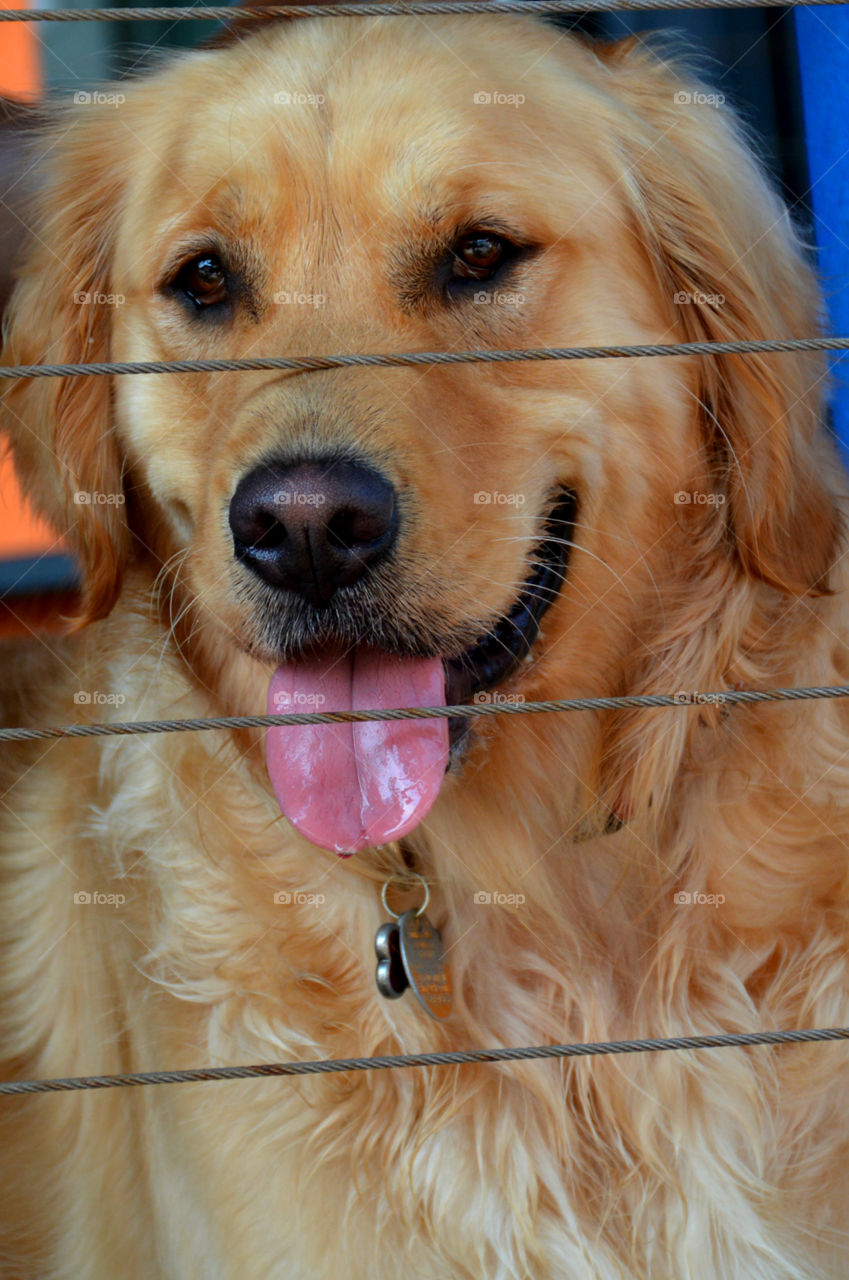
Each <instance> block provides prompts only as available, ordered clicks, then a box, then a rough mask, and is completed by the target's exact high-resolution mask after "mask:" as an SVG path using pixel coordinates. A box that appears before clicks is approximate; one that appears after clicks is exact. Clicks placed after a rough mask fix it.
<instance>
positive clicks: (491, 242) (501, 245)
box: [454, 231, 508, 280]
mask: <svg viewBox="0 0 849 1280" xmlns="http://www.w3.org/2000/svg"><path fill="white" fill-rule="evenodd" d="M507 254H508V244H507V241H506V240H503V239H502V238H501V236H496V235H493V234H492V232H489V231H472V232H471V233H470V234H469V235H467V236H463V238H462V240H459V241H458V242H457V245H456V246H455V249H454V274H455V275H456V276H460V277H461V278H465V279H471V280H488V279H489V277H490V276H491V275H492V274H493V272H495V271H496V270H497V269H498V267H500V266H501V264H502V262H503V261H504V260H505V258H506V257H507Z"/></svg>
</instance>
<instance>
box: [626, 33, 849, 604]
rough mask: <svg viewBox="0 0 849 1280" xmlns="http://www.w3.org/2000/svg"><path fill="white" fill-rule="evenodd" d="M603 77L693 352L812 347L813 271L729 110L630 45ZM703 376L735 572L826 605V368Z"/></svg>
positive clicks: (746, 366)
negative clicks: (615, 95) (703, 344)
mask: <svg viewBox="0 0 849 1280" xmlns="http://www.w3.org/2000/svg"><path fill="white" fill-rule="evenodd" d="M665 47H666V46H665V45H664V48H665ZM602 62H603V63H604V64H605V66H606V69H607V71H608V72H609V74H610V76H611V77H612V83H613V84H615V85H616V86H617V88H618V90H619V92H620V93H621V94H622V96H623V98H624V101H625V103H626V110H625V114H624V116H623V117H622V121H621V130H622V133H621V141H620V145H621V146H622V148H623V152H624V153H623V155H622V161H623V164H622V184H623V186H624V188H625V191H626V194H627V196H628V199H629V204H630V208H631V212H632V216H633V218H634V224H635V229H636V233H637V235H638V236H639V238H640V240H641V241H642V243H643V245H644V247H645V249H646V251H647V252H648V255H649V257H650V259H651V262H652V265H653V268H654V274H655V278H656V281H657V284H658V287H659V289H660V291H661V293H662V294H663V295H665V296H666V297H668V299H669V303H670V306H669V315H670V321H671V324H672V325H674V326H675V327H676V328H678V329H679V331H680V332H681V333H682V335H683V337H684V339H685V340H686V341H717V342H726V341H741V340H746V339H767V338H796V337H813V336H816V335H817V334H818V333H819V332H820V331H821V317H822V314H823V311H822V306H821V300H820V295H819V290H818V287H817V282H816V277H815V274H814V271H813V268H812V267H811V266H810V265H809V263H808V261H807V260H806V257H805V253H804V249H803V245H802V243H801V241H800V238H799V235H798V233H797V231H796V229H795V228H794V226H793V224H792V222H791V219H790V216H789V214H788V212H787V210H786V208H785V206H784V203H783V201H782V200H781V198H780V197H779V195H778V194H777V192H776V191H775V190H774V189H773V186H772V184H771V183H770V181H769V179H768V178H767V176H766V173H765V171H764V169H763V167H762V166H761V164H760V163H759V162H758V160H757V159H756V158H755V156H754V155H753V152H752V145H751V141H750V139H748V138H747V136H746V133H745V130H744V129H743V128H742V126H741V125H740V123H739V121H738V120H737V118H736V117H735V115H734V114H733V112H732V111H731V110H730V108H728V107H727V106H726V105H725V104H724V102H723V101H721V100H718V97H717V95H713V96H711V95H710V90H709V88H707V87H705V86H703V85H702V84H701V82H700V81H698V80H693V79H687V78H679V77H678V76H677V74H676V72H675V70H674V69H672V68H671V67H670V65H669V63H668V62H667V61H666V60H665V59H661V58H659V57H658V56H657V53H656V52H655V50H654V49H653V48H652V47H651V46H649V47H646V46H645V44H644V43H643V42H642V41H637V40H635V39H634V38H629V39H628V40H626V41H621V42H619V43H618V44H617V45H615V46H613V47H612V48H609V49H608V50H607V53H606V55H602ZM678 65H680V63H679V64H678ZM699 94H703V95H704V97H703V98H699V97H698V95H699ZM682 300H683V305H682V304H681V302H682ZM697 376H698V397H699V400H700V402H701V405H702V410H701V414H702V429H703V441H704V450H705V465H706V470H707V471H709V472H710V474H711V475H712V477H713V478H714V480H715V482H716V483H718V485H719V486H720V488H721V490H722V491H723V492H724V493H725V496H726V505H725V508H724V511H725V516H726V520H727V529H728V535H729V543H730V545H731V547H732V549H733V555H734V556H735V558H736V560H737V563H738V565H739V566H740V568H741V570H742V571H743V572H745V573H746V574H747V575H749V576H750V577H752V578H755V579H758V580H760V581H762V582H764V583H766V584H768V585H769V586H770V587H773V588H775V589H776V590H778V591H782V592H786V593H789V594H794V595H821V594H827V593H828V592H829V591H830V585H829V573H830V570H831V568H832V567H833V564H834V561H835V558H836V556H837V554H838V549H839V547H840V544H841V541H842V538H843V534H844V529H843V523H842V519H841V516H840V514H839V511H838V509H837V505H836V501H835V496H834V494H833V493H832V492H831V491H830V489H829V476H830V475H833V474H835V473H836V467H835V457H834V453H833V449H832V446H831V443H830V441H829V439H828V437H827V433H826V431H825V428H824V425H823V408H822V406H823V395H824V387H825V385H826V364H825V358H824V356H823V355H822V354H821V353H818V352H812V353H807V352H805V353H782V354H775V355H742V356H717V357H699V365H698V374H697Z"/></svg>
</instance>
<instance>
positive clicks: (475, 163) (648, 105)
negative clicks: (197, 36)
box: [6, 17, 836, 847]
mask: <svg viewBox="0 0 849 1280" xmlns="http://www.w3.org/2000/svg"><path fill="white" fill-rule="evenodd" d="M680 83H681V82H679V81H678V80H677V79H676V78H675V77H674V76H673V75H672V74H671V73H670V72H669V71H668V69H667V68H666V67H665V66H664V65H662V64H661V63H659V62H656V61H655V60H653V59H652V58H650V57H648V56H647V55H645V54H641V53H640V52H639V51H638V50H631V49H628V48H624V49H623V48H618V47H615V48H614V49H613V50H612V51H607V52H604V53H603V54H601V55H599V54H598V53H594V52H592V51H591V50H590V49H589V48H588V47H587V46H585V45H583V44H580V43H578V42H572V41H562V40H561V41H559V42H557V41H555V40H554V39H553V37H552V33H551V32H550V31H549V30H547V29H546V28H544V27H541V26H538V25H537V24H529V23H523V22H522V23H514V22H512V21H508V20H504V19H502V18H498V17H495V18H475V19H463V18H460V19H449V20H445V21H444V22H443V21H440V22H437V23H433V24H430V25H427V26H426V25H424V24H422V23H419V22H418V21H417V20H415V19H409V20H408V19H397V18H396V19H388V20H385V21H382V22H372V21H370V20H362V21H360V22H357V21H353V22H352V21H348V20H340V19H336V20H334V21H332V22H327V23H324V24H317V23H312V22H310V23H298V24H295V25H293V26H285V27H283V26H275V27H273V28H271V29H270V30H268V31H265V32H263V33H260V34H257V35H255V36H253V37H252V38H250V39H249V40H247V41H246V42H244V43H243V44H240V45H234V46H232V47H230V48H227V49H224V50H221V51H216V52H208V53H203V54H200V55H196V56H195V57H193V58H191V59H188V60H187V61H185V62H181V63H180V64H179V65H178V66H176V67H174V68H172V69H170V70H167V71H164V72H161V73H159V74H158V75H157V76H155V77H152V78H151V79H149V80H148V81H146V82H141V83H139V84H137V85H134V86H130V87H129V88H128V89H127V92H126V101H125V102H123V103H119V104H118V105H117V106H116V105H113V104H112V103H110V102H109V101H108V100H107V101H106V102H104V104H103V105H102V106H100V107H98V106H97V105H96V104H92V105H86V106H82V107H80V108H78V110H77V112H76V115H75V117H74V118H73V119H72V124H71V129H70V132H69V133H68V134H67V135H66V141H65V142H64V143H63V147H62V149H61V152H60V159H59V161H58V162H57V166H56V169H55V172H54V176H53V179H52V181H49V183H48V187H47V191H46V194H45V196H44V207H45V210H46V221H45V223H44V226H43V228H42V246H41V247H36V248H35V249H34V251H33V253H32V255H31V257H30V260H29V263H28V264H27V265H26V267H25V271H24V276H23V280H22V283H21V285H20V287H19V291H18V295H17V301H16V304H15V306H14V308H13V318H12V327H11V334H10V342H9V354H8V355H7V357H6V358H7V359H14V360H15V361H21V362H23V361H24V360H26V361H28V362H29V361H32V362H35V361H39V360H44V361H47V360H55V359H60V358H66V359H98V358H101V359H102V358H111V359H115V360H157V359H166V360H173V359H183V358H186V359H196V358H201V359H204V358H234V357H235V358H237V357H242V356H249V355H269V354H304V355H308V354H313V355H315V354H331V353H346V352H372V351H388V352H397V351H446V350H447V351H450V350H452V349H456V350H462V349H467V348H479V347H487V348H502V347H545V346H563V345H578V346H586V345H602V344H613V343H616V344H626V343H643V342H672V341H678V340H686V339H690V338H697V337H709V338H734V337H739V338H742V337H774V336H787V335H788V334H791V333H805V332H810V331H813V328H814V324H813V308H814V298H813V290H812V288H811V285H810V281H809V278H808V275H807V272H806V269H805V268H804V267H803V265H802V263H801V260H800V259H799V258H798V256H797V253H796V250H795V248H794V246H793V244H792V239H791V237H790V236H789V234H788V232H787V229H786V227H784V225H783V224H779V225H776V213H777V206H776V204H775V202H774V200H773V198H772V197H771V196H770V194H769V192H768V190H767V188H766V186H765V184H764V182H763V180H762V178H761V177H760V175H759V174H758V172H757V171H756V169H755V167H754V164H753V162H752V161H751V160H750V158H749V157H748V155H747V153H746V151H745V149H744V148H743V147H742V145H741V144H740V142H739V141H738V139H737V137H736V134H735V133H734V132H733V129H732V126H731V125H730V124H729V123H728V122H727V121H726V120H725V119H723V118H721V115H720V112H719V111H717V110H716V109H714V108H712V107H710V106H693V105H692V104H687V103H685V102H681V101H680V98H681V96H682V95H681V93H680V92H679V90H680ZM87 113H88V114H87ZM95 117H96V118H95ZM61 127H62V128H65V127H66V126H65V125H64V124H63V125H62V126H61ZM45 246H47V247H49V253H46V250H45ZM753 246H755V247H753ZM57 254H58V256H59V258H60V260H61V262H62V264H63V265H62V266H61V267H58V268H57V267H56V266H55V264H54V262H53V261H52V260H51V257H50V255H52V257H53V258H55V257H56V255H57ZM57 275H58V276H60V277H61V281H60V284H58V285H57ZM79 295H88V297H89V299H90V300H89V301H72V296H76V297H78V296H79ZM69 317H70V319H69ZM45 326H46V327H45ZM770 359H771V358H770V357H766V358H764V359H762V360H760V361H757V360H751V359H750V360H749V362H748V363H746V362H745V361H740V360H739V359H738V360H737V362H736V363H735V362H734V361H733V359H732V360H726V361H724V362H723V361H721V360H716V361H715V363H712V364H711V365H710V366H709V367H707V366H706V365H702V366H698V365H696V363H695V362H689V361H683V360H680V359H679V360H675V361H670V360H651V361H649V360H647V361H642V362H641V361H634V360H628V361H619V360H609V361H583V362H545V363H523V364H515V363H504V364H485V365H484V364H471V365H457V366H451V365H449V366H439V367H434V368H428V369H424V368H419V367H412V368H396V369H374V368H367V369H344V370H332V371H324V372H311V373H299V374H291V373H279V372H269V373H244V372H240V373H232V372H230V373H221V374H196V375H162V376H156V377H152V376H150V377H148V376H144V377H133V378H118V379H116V380H115V386H114V392H113V399H112V400H111V401H110V399H109V397H108V394H107V389H106V387H105V386H104V385H103V383H101V382H100V380H97V384H96V385H95V380H91V381H89V382H86V383H82V382H79V383H70V382H69V383H67V384H65V385H64V386H62V387H57V386H55V385H54V386H52V387H48V386H45V385H44V384H40V385H39V384H34V386H33V387H26V386H23V385H19V386H17V387H15V388H14V391H13V394H12V396H10V409H11V419H12V420H13V421H17V422H19V423H20V422H24V423H26V424H27V427H29V428H31V429H37V431H38V432H39V433H40V434H41V435H42V437H43V436H44V433H45V431H48V430H50V431H52V432H53V435H52V437H51V438H50V440H49V441H47V447H48V450H49V451H50V452H51V453H52V454H54V455H58V456H59V473H58V475H57V473H56V467H55V464H54V463H53V462H50V463H49V464H48V462H47V461H46V459H47V457H48V453H47V452H43V451H41V450H39V449H37V448H36V447H34V446H33V444H32V437H31V435H30V434H29V432H28V430H27V429H26V427H25V428H24V429H23V430H21V429H20V428H18V429H17V431H16V432H15V434H16V435H17V451H18V457H19V462H20V465H21V468H22V470H23V472H24V474H25V475H27V476H28V477H29V480H30V484H31V486H32V488H33V490H34V492H35V494H36V496H37V497H40V500H41V505H42V507H43V508H44V509H45V510H46V511H47V513H48V514H49V515H50V516H51V517H52V518H53V519H54V520H55V519H57V518H60V519H61V515H60V513H61V510H62V505H63V498H62V495H63V494H64V510H65V522H66V523H67V524H69V525H70V526H71V533H72V537H75V538H76V541H77V543H78V545H79V547H80V550H81V552H82V553H83V556H84V559H85V560H86V561H87V563H88V567H89V571H90V577H89V582H88V609H89V612H90V614H91V615H92V616H98V615H101V614H103V613H104V612H106V611H108V609H109V608H110V607H111V605H112V603H113V602H114V599H115V595H116V592H117V589H118V583H119V566H120V562H121V560H122V559H123V557H124V556H125V555H126V554H127V551H128V550H132V551H134V552H135V554H137V555H138V556H140V557H141V558H142V560H145V559H147V560H149V561H150V563H151V565H152V567H153V568H154V569H157V568H158V565H159V564H160V563H162V562H165V561H166V560H169V558H173V562H174V563H179V565H180V580H181V582H182V584H183V588H184V590H186V591H187V592H188V593H190V595H191V598H192V599H193V601H194V605H193V616H194V617H197V618H199V619H200V622H201V624H202V626H203V627H205V628H206V631H207V633H208V634H211V635H214V636H215V642H216V644H217V645H218V646H219V647H220V648H221V650H222V652H223V651H224V650H225V649H228V648H229V649H230V650H231V651H232V652H233V653H234V654H235V653H238V652H245V653H249V654H250V655H251V656H252V658H253V659H255V660H258V661H259V662H260V663H261V664H264V665H265V667H266V668H267V670H268V672H269V673H271V671H272V670H274V669H275V668H279V670H278V672H277V675H276V676H275V681H276V682H277V683H276V685H275V684H274V682H272V688H273V689H274V690H276V694H277V696H278V701H276V702H273V704H272V705H274V707H275V709H284V705H283V704H284V703H288V704H291V702H292V700H293V699H294V700H295V701H297V700H301V701H303V702H304V703H305V704H308V703H309V695H310V690H311V689H312V690H313V692H314V694H315V697H316V699H317V701H316V703H315V705H318V706H321V705H322V703H321V701H320V697H321V696H323V695H321V691H322V690H325V691H326V690H327V689H330V688H331V686H332V685H333V681H334V679H335V676H334V672H336V673H338V668H339V664H340V662H343V663H352V664H353V665H352V666H351V667H350V670H349V669H348V667H346V671H348V674H347V676H346V679H347V681H348V688H349V692H348V694H346V695H342V694H340V695H339V696H340V697H342V701H343V702H344V699H345V697H348V698H349V699H351V704H352V705H355V706H356V705H391V704H392V699H393V697H394V698H395V699H396V701H395V705H398V703H397V699H398V698H401V699H402V701H404V700H408V701H409V700H418V701H421V702H430V701H439V700H441V699H442V698H443V697H446V696H447V697H448V698H449V700H458V701H459V700H463V699H468V698H470V697H472V696H476V695H477V696H481V695H490V696H492V695H495V696H499V695H500V696H505V697H506V696H515V697H523V696H524V697H538V696H544V697H556V696H568V695H569V694H570V693H572V692H576V691H580V692H583V693H590V692H610V691H615V690H618V689H620V688H622V687H624V685H625V684H627V682H628V673H629V672H631V671H633V670H635V669H637V668H638V667H639V666H640V663H641V662H644V653H645V650H646V644H647V640H648V636H647V619H648V618H650V617H652V616H653V615H654V614H655V613H656V612H657V611H658V608H659V607H660V608H663V605H662V604H661V605H660V606H659V603H658V592H659V591H660V592H661V601H664V600H665V601H666V607H667V608H670V609H672V611H673V613H674V612H675V611H676V606H677V597H678V596H683V594H685V593H686V591H687V590H689V589H691V587H692V582H693V579H694V577H696V578H700V579H701V580H702V581H703V582H706V580H707V577H708V576H709V572H711V573H714V572H716V566H717V565H718V564H721V565H722V566H723V569H722V573H723V575H725V576H724V577H723V578H722V580H723V581H725V582H728V581H731V580H732V579H733V578H734V577H735V576H736V577H738V578H743V577H746V576H748V577H750V578H753V579H758V580H762V581H766V582H769V583H771V584H772V585H773V586H776V587H778V588H784V589H787V590H792V591H799V590H806V589H809V588H811V587H812V586H814V585H815V584H816V582H817V581H818V580H819V579H820V578H821V577H822V575H823V574H824V572H825V571H826V569H827V567H828V564H829V560H830V556H831V551H832V546H833V542H834V537H835V531H836V521H835V519H834V515H833V508H832V505H831V503H830V501H829V500H828V498H827V497H826V495H825V493H824V491H823V490H822V489H821V488H820V487H819V484H818V482H817V480H816V479H815V477H814V474H813V472H814V467H813V464H812V462H811V461H810V460H809V458H808V452H809V450H810V436H811V432H812V429H813V426H814V423H815V418H816V402H815V392H814V391H812V389H811V388H812V387H813V385H814V384H815V382H816V380H817V378H818V376H819V366H818V363H817V361H816V360H815V359H814V360H813V362H811V361H810V359H808V358H805V359H801V358H799V359H796V358H784V360H783V363H782V364H781V365H780V366H778V365H777V364H775V363H773V364H772V365H770V363H769V361H770ZM772 359H773V360H775V358H772ZM46 397H52V399H51V400H50V403H49V404H46V399H45V398H46ZM37 418H40V421H38V422H36V419H37ZM124 486H126V489H127V491H128V496H129V499H130V500H129V503H128V506H127V511H128V512H129V531H128V527H127V524H126V522H125V516H124V513H123V509H122V508H121V507H120V506H118V505H117V504H110V503H109V501H108V497H107V499H106V500H104V499H103V498H101V499H100V501H99V502H98V500H97V498H95V501H94V502H92V503H90V504H87V505H83V506H80V505H79V504H77V505H76V506H75V505H74V503H73V501H72V499H71V496H70V495H71V493H72V492H73V491H79V490H82V491H85V492H94V493H95V494H103V493H105V494H106V495H108V494H110V493H114V492H120V491H123V487H124ZM768 493H771V494H772V506H771V508H770V509H767V504H766V496H767V494H768ZM681 494H684V495H685V497H686V498H687V499H689V500H688V501H683V502H682V501H681V496H680V495H681ZM676 495H677V499H678V500H677V501H676ZM69 515H70V517H71V519H70V520H69V519H68V516H69ZM658 579H661V586H660V587H659V586H658ZM652 634H654V632H653V633H652ZM343 653H344V654H347V655H349V656H348V657H347V658H345V659H342V657H341V655H342V654H343ZM351 654H353V655H354V656H353V658H351V657H350V655H351ZM357 655H359V656H357ZM657 670H658V671H659V672H661V673H662V668H660V667H658V668H657ZM280 672H283V673H284V675H283V676H281V674H280ZM358 673H359V674H358ZM671 679H672V677H671V675H669V676H666V677H663V676H662V675H661V678H660V684H662V685H664V686H665V685H666V684H668V683H670V681H671ZM337 692H338V691H337ZM358 698H359V699H360V700H359V701H358ZM363 699H365V701H363ZM306 709H311V708H310V707H309V706H308V705H307V707H306ZM382 732H385V733H388V731H382ZM444 735H445V730H444V723H442V724H440V723H437V724H432V725H431V726H430V727H429V728H428V729H427V730H424V729H421V730H416V731H415V735H414V736H415V737H416V742H415V744H414V745H413V746H411V745H410V744H409V742H408V745H407V746H406V747H404V746H403V744H401V743H400V742H399V741H396V740H395V739H393V740H392V742H391V743H390V742H389V740H388V739H385V740H382V745H383V747H384V748H385V749H386V750H387V751H388V748H389V746H391V747H392V749H393V751H394V756H393V759H394V761H395V765H396V766H398V764H399V761H400V762H401V766H404V765H405V763H407V764H409V766H410V770H414V769H416V768H418V769H424V768H425V767H426V768H427V769H429V770H430V771H431V772H432V773H433V774H434V777H435V778H437V781H435V782H434V783H433V785H431V786H430V787H429V788H425V790H426V791H427V792H428V802H429V801H430V800H432V799H433V796H434V795H435V793H436V790H438V786H439V781H438V779H439V778H441V774H442V772H444V768H445V754H446V749H447V742H446V740H445V736H444ZM408 738H409V731H408ZM474 739H475V732H474V731H472V733H471V737H470V736H469V734H468V733H464V735H463V739H462V741H461V740H460V738H459V737H458V738H457V741H456V743H455V748H456V749H455V760H456V761H457V763H458V764H460V763H461V760H462V755H463V752H464V751H466V750H468V747H469V745H470V742H474ZM327 740H328V738H327V734H326V733H325V738H324V741H325V742H326V741H327ZM291 741H292V739H290V742H291ZM310 741H311V742H312V746H313V748H314V749H315V751H319V748H318V746H317V740H316V739H311V740H310ZM423 744H424V746H423ZM425 748H426V750H425ZM390 754H391V753H390ZM319 755H320V751H319ZM289 764H290V765H291V760H290V761H289ZM384 764H385V762H384ZM311 767H313V768H314V767H315V755H314V756H313V760H312V765H311ZM399 767H400V766H399ZM328 769H329V770H330V773H329V777H330V779H331V781H333V780H334V779H335V780H336V781H338V776H337V775H336V774H334V773H333V770H332V768H331V766H330V765H329V764H328ZM272 772H273V771H272ZM402 772H403V768H402ZM408 772H409V770H408ZM384 773H385V769H384ZM384 798H385V797H384ZM407 798H408V800H409V796H408V797H407ZM411 803H412V802H411ZM295 807H297V806H295ZM401 808H402V809H403V808H404V806H403V805H402V806H401ZM405 814H406V818H409V817H410V816H411V815H412V816H413V817H414V818H415V819H416V820H417V816H418V815H419V814H420V810H418V809H416V806H415V804H412V808H410V805H409V804H408V805H407V808H406V809H405ZM396 818H398V814H395V816H394V817H393V820H392V822H391V823H389V824H388V825H387V824H383V825H382V826H381V825H380V824H379V823H378V824H377V826H376V827H374V828H373V829H372V830H371V833H370V838H369V840H368V841H367V840H366V837H365V835H363V836H362V840H361V841H360V843H364V842H371V843H374V842H377V841H378V840H379V839H388V838H390V837H391V836H392V835H395V834H398V833H399V832H400V830H401V826H402V825H403V823H400V819H399V821H397V822H396V821H395V819H396ZM406 818H405V821H406ZM393 824H394V825H393ZM409 825H410V824H409V822H408V823H407V827H408V826H409ZM407 827H404V829H405V830H406V829H407ZM305 829H308V833H309V823H306V824H305ZM312 834H313V836H314V838H316V839H317V840H318V842H320V843H330V844H336V845H339V841H338V840H327V841H325V840H322V839H321V837H320V835H319V836H316V833H315V832H312ZM343 843H344V842H343ZM349 846H350V847H356V840H354V838H353V837H351V839H350V841H349Z"/></svg>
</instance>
